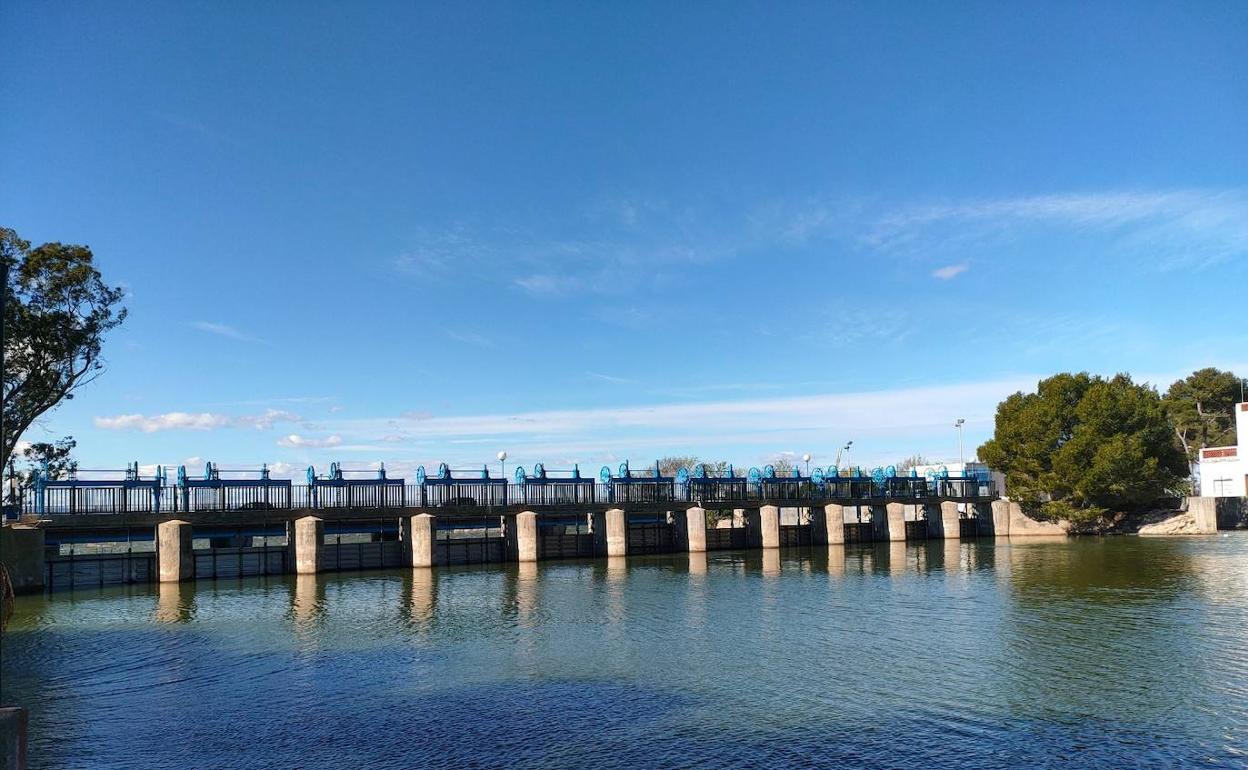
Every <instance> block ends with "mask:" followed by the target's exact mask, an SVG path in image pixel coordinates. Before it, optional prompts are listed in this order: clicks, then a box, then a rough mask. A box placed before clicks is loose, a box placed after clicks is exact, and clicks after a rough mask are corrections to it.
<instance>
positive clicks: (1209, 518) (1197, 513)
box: [1187, 497, 1218, 535]
mask: <svg viewBox="0 0 1248 770" xmlns="http://www.w3.org/2000/svg"><path fill="white" fill-rule="evenodd" d="M1187 510H1188V512H1190V513H1191V514H1192V518H1193V519H1194V520H1195V521H1196V531H1197V532H1199V533H1201V534H1210V535H1211V534H1213V533H1215V532H1217V531H1218V499H1217V498H1216V497H1189V498H1187Z"/></svg>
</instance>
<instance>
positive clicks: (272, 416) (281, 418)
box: [94, 409, 302, 433]
mask: <svg viewBox="0 0 1248 770" xmlns="http://www.w3.org/2000/svg"><path fill="white" fill-rule="evenodd" d="M301 419H302V418H301V417H300V416H299V415H297V414H294V413H292V412H287V411H285V410H281V409H268V410H265V411H264V412H263V413H262V414H250V415H247V414H244V415H226V414H218V413H215V412H166V413H164V414H153V415H143V414H121V415H116V416H113V417H96V418H95V420H94V423H95V427H97V428H101V429H103V430H138V431H142V432H144V433H156V432H157V431H164V430H201V431H203V430H216V429H218V428H254V429H256V430H269V429H270V428H272V427H273V426H274V425H277V424H278V423H283V422H299V421H300V420H301Z"/></svg>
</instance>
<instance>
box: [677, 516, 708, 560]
mask: <svg viewBox="0 0 1248 770" xmlns="http://www.w3.org/2000/svg"><path fill="white" fill-rule="evenodd" d="M676 527H677V531H676V534H677V538H678V539H679V542H680V544H681V545H682V546H684V550H685V551H688V552H689V553H705V552H706V509H705V508H699V507H698V506H694V507H693V508H689V509H688V510H684V511H677V513H676Z"/></svg>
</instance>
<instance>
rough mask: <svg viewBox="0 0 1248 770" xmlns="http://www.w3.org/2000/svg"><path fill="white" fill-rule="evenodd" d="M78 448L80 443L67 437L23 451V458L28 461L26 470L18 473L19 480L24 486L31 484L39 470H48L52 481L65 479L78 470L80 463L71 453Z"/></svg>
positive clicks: (33, 445)
mask: <svg viewBox="0 0 1248 770" xmlns="http://www.w3.org/2000/svg"><path fill="white" fill-rule="evenodd" d="M76 446H78V442H77V441H75V440H74V438H73V436H66V437H65V438H62V439H60V440H58V441H52V442H49V441H39V442H36V443H34V444H31V445H30V446H28V447H26V448H25V449H23V450H22V457H23V458H24V459H25V460H26V468H25V469H24V470H20V471H18V473H17V476H18V480H19V482H20V483H22V484H29V483H30V482H31V479H32V477H33V475H34V472H35V471H37V470H43V469H44V468H45V467H46V468H47V470H48V477H49V478H52V479H61V478H65V477H67V476H69V475H71V474H73V473H74V472H75V471H77V470H78V461H77V460H75V459H74V458H73V457H72V455H71V453H72V452H73V451H74V447H76Z"/></svg>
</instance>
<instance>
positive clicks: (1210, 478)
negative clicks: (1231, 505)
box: [1200, 402, 1248, 497]
mask: <svg viewBox="0 0 1248 770" xmlns="http://www.w3.org/2000/svg"><path fill="white" fill-rule="evenodd" d="M1235 438H1236V441H1238V444H1237V445H1236V446H1219V447H1207V448H1205V449H1202V450H1200V496H1201V497H1248V402H1245V403H1242V404H1236V405H1235Z"/></svg>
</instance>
